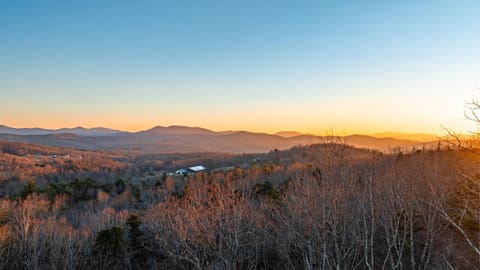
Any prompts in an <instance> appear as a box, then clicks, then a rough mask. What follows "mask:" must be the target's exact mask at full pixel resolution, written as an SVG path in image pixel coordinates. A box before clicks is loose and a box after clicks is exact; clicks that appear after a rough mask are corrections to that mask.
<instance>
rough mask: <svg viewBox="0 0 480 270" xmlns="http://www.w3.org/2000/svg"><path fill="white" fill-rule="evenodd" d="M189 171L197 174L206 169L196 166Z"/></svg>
mask: <svg viewBox="0 0 480 270" xmlns="http://www.w3.org/2000/svg"><path fill="white" fill-rule="evenodd" d="M189 169H190V170H192V171H194V172H199V171H204V170H206V169H207V168H205V167H203V166H202V165H198V166H193V167H190V168H189Z"/></svg>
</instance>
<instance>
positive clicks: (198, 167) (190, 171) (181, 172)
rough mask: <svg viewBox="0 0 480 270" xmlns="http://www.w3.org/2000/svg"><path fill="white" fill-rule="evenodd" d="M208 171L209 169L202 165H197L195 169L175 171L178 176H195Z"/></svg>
mask: <svg viewBox="0 0 480 270" xmlns="http://www.w3.org/2000/svg"><path fill="white" fill-rule="evenodd" d="M206 169H207V168H205V167H204V166H202V165H197V166H193V167H188V168H181V169H178V170H176V171H175V173H176V174H182V175H187V174H193V173H197V172H203V171H205V170H206Z"/></svg>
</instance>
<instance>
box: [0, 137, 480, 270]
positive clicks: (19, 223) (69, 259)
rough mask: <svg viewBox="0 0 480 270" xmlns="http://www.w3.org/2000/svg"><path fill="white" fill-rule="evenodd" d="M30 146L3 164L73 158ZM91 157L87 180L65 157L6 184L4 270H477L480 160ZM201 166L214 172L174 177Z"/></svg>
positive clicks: (471, 156) (0, 248)
mask: <svg viewBox="0 0 480 270" xmlns="http://www.w3.org/2000/svg"><path fill="white" fill-rule="evenodd" d="M12 147H13V148H12ZM22 147H26V146H25V145H10V144H8V145H3V154H1V157H2V159H4V160H8V159H9V158H12V156H15V158H16V159H18V161H17V162H20V161H21V160H22V159H21V158H19V156H20V157H28V156H29V155H57V158H55V159H54V160H57V159H58V156H59V155H66V154H67V153H66V152H65V153H59V152H58V149H54V148H52V149H43V148H42V149H40V150H38V151H35V147H34V146H32V145H29V146H28V147H27V148H25V149H23V148H22ZM5 149H6V150H5ZM9 149H10V150H9ZM12 149H13V150H12ZM14 149H17V152H15V151H14ZM22 149H23V150H22ZM24 151H25V152H24ZM14 152H15V153H14ZM69 153H70V157H73V156H75V155H78V154H80V153H79V152H77V151H76V150H75V151H73V150H72V151H71V152H69ZM84 155H85V153H84ZM88 155H89V156H90V158H89V159H87V160H90V161H89V162H90V163H88V162H87V163H85V164H84V163H82V162H83V159H82V161H79V164H78V166H79V168H81V169H80V170H85V173H87V172H89V168H91V172H92V174H90V175H88V177H78V176H79V175H77V177H73V178H71V177H70V176H72V175H70V174H69V173H67V174H64V172H63V171H62V170H63V169H61V168H65V167H64V166H65V164H64V163H63V161H62V162H61V163H52V164H56V165H58V164H60V165H58V166H53V165H52V169H50V170H51V171H52V173H55V174H57V176H58V177H57V178H58V179H57V178H54V179H53V178H52V179H50V178H48V177H47V178H44V180H43V181H39V182H36V181H30V182H29V181H28V180H27V181H25V180H23V178H28V176H29V175H31V176H32V177H33V175H34V174H42V173H40V172H41V170H43V169H45V168H46V167H47V166H49V164H50V163H49V162H47V161H45V167H41V166H40V168H38V170H39V171H35V172H32V173H30V174H29V173H27V174H26V175H24V176H22V179H9V180H8V181H10V182H12V183H13V182H15V183H16V184H17V185H20V186H19V188H18V189H12V190H10V191H9V192H4V195H3V198H2V199H0V209H1V210H0V219H1V223H0V224H1V227H0V230H1V234H0V243H1V245H0V252H1V256H0V258H1V259H0V267H1V268H2V269H476V268H478V265H479V263H480V261H479V256H480V253H479V245H478V243H479V240H480V235H479V231H480V228H479V218H480V217H479V213H480V199H479V198H480V166H479V164H480V163H479V162H480V160H479V156H478V154H475V153H472V152H470V151H466V150H452V149H447V148H445V149H440V148H439V149H436V150H427V149H423V150H422V149H421V150H417V151H412V152H408V153H404V152H400V151H392V152H391V153H388V154H386V153H381V152H377V151H370V150H363V149H356V148H352V147H350V146H347V145H344V144H339V143H325V144H320V145H311V146H306V147H295V148H292V149H290V150H285V151H271V152H269V153H266V154H252V155H230V154H214V153H210V154H207V153H203V154H169V155H167V154H159V155H137V156H129V154H125V153H124V154H123V155H124V156H123V157H122V155H121V154H118V153H117V154H114V153H110V154H104V155H101V154H100V153H96V152H89V154H88ZM47 160H49V159H47ZM67 163H68V162H67ZM20 164H21V163H20ZM82 164H83V165H82ZM196 164H208V166H207V167H208V168H209V170H207V171H205V172H202V173H197V174H193V175H189V176H178V175H170V174H168V172H170V171H171V170H174V169H176V168H178V167H183V166H189V165H196ZM3 166H5V165H3ZM9 166H10V165H8V166H7V168H9V169H10V168H11V167H9ZM18 166H19V167H18V168H20V171H22V170H23V169H21V168H26V169H31V170H32V168H34V170H37V168H36V167H35V166H33V167H32V166H31V164H30V165H28V166H25V167H22V165H18ZM82 166H86V167H82ZM88 166H91V167H88ZM220 168H224V169H223V170H222V169H220ZM225 168H226V169H225ZM14 171H15V170H14ZM96 172H102V173H100V174H96ZM109 173H110V174H112V175H115V177H112V176H111V175H110V176H108V174H109ZM122 173H123V174H124V175H122ZM45 175H49V173H45ZM62 177H66V178H62ZM69 177H70V178H69ZM31 180H35V178H32V179H31ZM5 181H7V180H4V182H5ZM8 181H7V182H8ZM4 185H5V183H4Z"/></svg>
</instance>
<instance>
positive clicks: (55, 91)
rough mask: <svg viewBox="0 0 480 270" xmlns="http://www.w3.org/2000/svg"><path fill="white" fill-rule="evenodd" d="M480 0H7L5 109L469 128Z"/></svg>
mask: <svg viewBox="0 0 480 270" xmlns="http://www.w3.org/2000/svg"><path fill="white" fill-rule="evenodd" d="M479 11H480V2H478V1H355V2H354V1H76V2H73V1H2V2H0V59H1V60H0V93H1V97H2V98H1V100H2V101H1V107H0V123H1V124H7V125H12V126H18V127H25V126H42V127H51V128H55V127H63V126H78V125H82V126H87V127H93V126H107V127H113V128H121V129H128V130H140V129H146V128H149V127H151V126H154V125H173V124H180V125H192V126H203V127H207V128H211V129H214V130H225V129H248V130H253V131H265V132H273V131H276V130H293V129H294V130H300V131H306V132H313V133H322V132H324V131H325V130H331V129H333V130H335V131H337V132H339V133H353V132H360V133H369V132H377V131H385V130H393V131H405V132H421V131H425V132H435V133H438V132H441V126H442V125H444V126H446V127H452V128H455V129H459V130H464V129H468V128H469V124H468V122H466V121H463V118H464V117H463V102H464V101H466V100H468V99H471V98H474V97H478V96H479V95H480V90H478V89H477V88H478V87H479V86H480V72H479V71H480V53H479V52H480V28H479V27H478V25H479V24H478V22H479V14H480V13H479Z"/></svg>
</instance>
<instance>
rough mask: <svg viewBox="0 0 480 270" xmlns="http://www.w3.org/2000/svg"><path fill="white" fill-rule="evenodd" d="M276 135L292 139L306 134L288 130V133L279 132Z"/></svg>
mask: <svg viewBox="0 0 480 270" xmlns="http://www.w3.org/2000/svg"><path fill="white" fill-rule="evenodd" d="M274 135H277V136H280V137H284V138H291V137H297V136H302V135H304V134H302V133H300V132H298V131H293V130H288V131H279V132H277V133H275V134H274Z"/></svg>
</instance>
